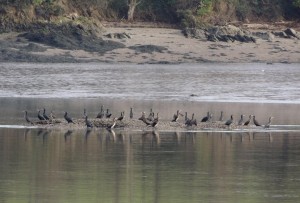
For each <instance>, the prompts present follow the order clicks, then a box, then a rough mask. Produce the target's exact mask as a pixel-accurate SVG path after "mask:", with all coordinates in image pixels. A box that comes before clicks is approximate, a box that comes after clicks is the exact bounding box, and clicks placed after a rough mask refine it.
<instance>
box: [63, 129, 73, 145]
mask: <svg viewBox="0 0 300 203" xmlns="http://www.w3.org/2000/svg"><path fill="white" fill-rule="evenodd" d="M72 133H73V131H72V130H68V131H67V132H65V134H64V138H65V142H66V141H67V138H68V137H71V135H72Z"/></svg>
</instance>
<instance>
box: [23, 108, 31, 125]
mask: <svg viewBox="0 0 300 203" xmlns="http://www.w3.org/2000/svg"><path fill="white" fill-rule="evenodd" d="M24 112H25V115H24V117H25V120H26V121H27V123H30V124H32V125H33V122H32V121H31V120H30V119H29V117H28V114H27V111H24Z"/></svg>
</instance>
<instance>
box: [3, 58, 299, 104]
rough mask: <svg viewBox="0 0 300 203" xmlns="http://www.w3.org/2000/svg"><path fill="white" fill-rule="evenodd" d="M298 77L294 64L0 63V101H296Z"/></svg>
mask: <svg viewBox="0 0 300 203" xmlns="http://www.w3.org/2000/svg"><path fill="white" fill-rule="evenodd" d="M299 78H300V65H299V64H273V65H267V64H208V63H205V64H180V65H146V64H145V65H132V64H130V65H125V64H124V65H122V64H121V65H120V64H14V63H9V64H5V63H4V64H0V87H1V88H0V97H39V98H70V97H71V98H72V97H73V98H78V97H84V98H92V97H102V98H126V99H143V100H177V101H183V100H186V101H216V100H218V101H238V102H243V101H244V102H245V101H251V102H252V101H255V102H273V103H274V102H296V103H300V93H299V89H300V82H299ZM191 94H194V95H195V96H194V97H191V96H190V95H191Z"/></svg>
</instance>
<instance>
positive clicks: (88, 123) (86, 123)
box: [85, 116, 93, 128]
mask: <svg viewBox="0 0 300 203" xmlns="http://www.w3.org/2000/svg"><path fill="white" fill-rule="evenodd" d="M85 125H86V127H88V128H92V127H93V124H92V122H91V121H89V120H88V117H87V116H85Z"/></svg>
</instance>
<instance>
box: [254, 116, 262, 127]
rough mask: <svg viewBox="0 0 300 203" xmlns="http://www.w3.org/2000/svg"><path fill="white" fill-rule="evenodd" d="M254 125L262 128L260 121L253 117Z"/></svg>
mask: <svg viewBox="0 0 300 203" xmlns="http://www.w3.org/2000/svg"><path fill="white" fill-rule="evenodd" d="M253 123H254V125H256V126H261V125H260V124H259V123H258V121H257V120H256V119H255V116H253Z"/></svg>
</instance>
